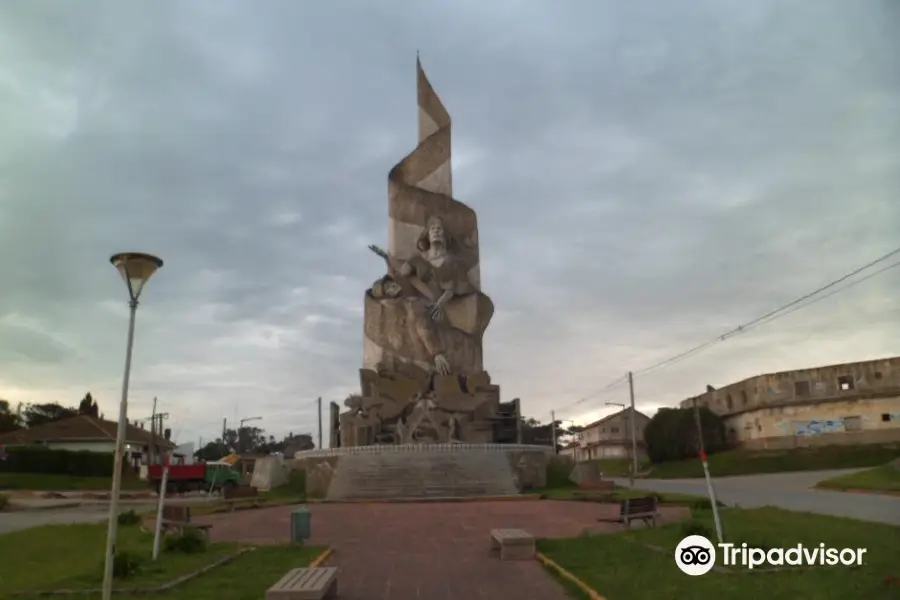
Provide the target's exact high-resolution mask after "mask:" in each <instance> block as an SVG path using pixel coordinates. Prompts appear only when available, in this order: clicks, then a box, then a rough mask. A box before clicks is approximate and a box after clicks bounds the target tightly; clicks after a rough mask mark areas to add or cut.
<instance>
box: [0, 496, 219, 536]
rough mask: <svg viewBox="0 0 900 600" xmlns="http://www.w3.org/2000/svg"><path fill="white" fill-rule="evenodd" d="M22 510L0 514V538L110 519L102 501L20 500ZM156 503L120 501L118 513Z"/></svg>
mask: <svg viewBox="0 0 900 600" xmlns="http://www.w3.org/2000/svg"><path fill="white" fill-rule="evenodd" d="M210 501H212V500H211V499H210V500H206V499H194V498H172V499H171V500H169V501H167V505H176V504H189V505H197V504H203V503H204V502H210ZM15 504H16V505H17V506H19V507H22V508H24V510H13V511H9V512H2V513H0V535H2V534H4V533H10V532H12V531H20V530H22V529H30V528H31V527H39V526H41V525H69V524H76V523H100V522H103V521H105V520H106V519H107V518H108V517H109V504H108V503H107V502H101V501H96V500H94V501H85V502H81V503H80V504H79V503H78V501H77V500H75V501H73V500H58V499H53V500H27V501H26V500H22V501H17V502H16V503H15ZM155 507H156V502H155V500H149V501H148V500H140V501H136V500H130V501H127V502H122V504H121V505H120V509H121V511H127V510H135V511H137V512H147V511H151V512H152V511H153V510H154V509H155Z"/></svg>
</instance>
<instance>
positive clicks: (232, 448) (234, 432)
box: [194, 427, 315, 461]
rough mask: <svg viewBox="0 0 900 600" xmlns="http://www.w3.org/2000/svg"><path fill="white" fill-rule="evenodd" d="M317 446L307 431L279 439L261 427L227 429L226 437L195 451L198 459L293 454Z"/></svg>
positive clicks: (208, 459) (209, 459) (195, 456)
mask: <svg viewBox="0 0 900 600" xmlns="http://www.w3.org/2000/svg"><path fill="white" fill-rule="evenodd" d="M313 448H315V444H314V443H313V440H312V436H311V435H309V434H306V433H301V434H298V435H294V434H293V432H292V433H289V434H288V435H287V436H285V437H284V438H282V439H280V440H278V439H276V438H275V436H274V435H266V432H265V431H264V430H262V429H260V428H259V427H242V428H240V429H226V430H225V437H224V438H218V439H216V440H213V441H211V442H208V443H206V444H205V445H204V446H203V447H202V448H199V449H198V450H197V451H196V452H195V453H194V458H196V459H197V460H206V461H211V460H218V459H220V458H222V457H223V456H227V455H229V454H232V453H234V454H242V453H250V454H272V453H274V452H281V453H283V454H285V455H290V456H293V453H294V452H299V451H301V450H312V449H313Z"/></svg>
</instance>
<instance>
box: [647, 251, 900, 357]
mask: <svg viewBox="0 0 900 600" xmlns="http://www.w3.org/2000/svg"><path fill="white" fill-rule="evenodd" d="M897 254H900V248H896V249H894V250H892V251H890V252H888V253H887V254H885V255H883V256H881V257H879V258H877V259H875V260H873V261H871V262H869V263H867V264H865V265H863V266H862V267H859V268H857V269H854V270H853V271H850V272H849V273H847V274H846V275H843V276H841V277H839V278H838V279H835V280H834V281H831V282H830V283H827V284H826V285H823V286H822V287H820V288H817V289H816V290H814V291H812V292H809V293H808V294H804V295H803V296H800V297H799V298H797V299H796V300H793V301H791V302H788V303H787V304H784V305H782V306H780V307H778V308H776V309H775V310H771V311H769V312H767V313H766V314H764V315H762V316H760V317H757V318H755V319H753V320H752V321H748V322H747V323H743V324H741V325H738V326H737V327H735V328H734V329H731V330H729V331H727V332H725V333H723V334H722V335H719V336H716V337H714V338H712V339H711V340H708V341H706V342H703V343H702V344H699V345H697V346H694V347H693V348H690V349H689V350H686V351H684V352H681V353H679V354H676V355H675V356H672V357H669V358H667V359H665V360H661V361H659V362H657V363H654V364H652V365H650V366H649V367H644V368H643V369H640V370H638V371H635V372H634V374H635V375H643V374H646V373H649V372H650V371H655V370H656V369H660V368H663V367H667V366H669V365H672V364H674V363H676V362H680V361H682V360H684V359H685V358H687V357H689V356H691V355H693V354H696V353H697V352H700V351H701V350H705V349H706V348H708V347H710V346H712V345H714V344H718V343H720V342H724V341H725V340H727V339H729V338H731V337H734V336H736V335H739V334H741V333H744V332H745V331H747V330H748V329H753V328H756V327H759V326H760V325H763V324H765V323H771V322H772V321H774V320H775V319H776V318H780V317H782V316H784V315H787V314H790V313H791V312H794V311H795V310H799V309H800V308H804V307H806V306H808V305H809V304H811V303H807V304H801V303H802V302H804V301H806V300H809V299H810V298H813V297H814V296H816V295H818V294H821V293H822V292H824V291H825V290H828V289H831V288H833V287H834V286H836V285H839V284H841V283H843V282H845V281H847V280H848V279H850V278H851V277H853V276H855V275H858V274H859V273H862V272H863V271H865V270H867V269H870V268H872V267H874V266H875V265H877V264H878V263H881V262H884V261H885V260H887V259H889V258H891V257H892V256H896V255H897ZM885 270H887V269H885ZM881 272H883V271H880V272H878V273H874V274H872V276H874V275H875V274H879V273H881ZM860 281H864V279H863V280H860ZM846 289H847V287H844V288H840V290H837V291H835V292H833V294H834V293H837V292H838V291H843V290H846ZM833 294H831V295H833ZM826 297H827V296H826ZM798 305H799V306H798ZM788 309H792V310H790V311H788Z"/></svg>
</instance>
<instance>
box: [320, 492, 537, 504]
mask: <svg viewBox="0 0 900 600" xmlns="http://www.w3.org/2000/svg"><path fill="white" fill-rule="evenodd" d="M540 499H541V497H540V495H539V494H521V495H517V496H483V497H478V496H472V497H469V496H463V497H453V496H448V497H446V498H440V497H434V498H353V499H348V500H319V501H318V503H321V504H434V503H451V504H461V503H465V502H533V501H538V500H540ZM313 502H314V501H313ZM313 502H310V501H308V502H307V504H310V503H313Z"/></svg>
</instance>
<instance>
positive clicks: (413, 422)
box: [397, 392, 442, 444]
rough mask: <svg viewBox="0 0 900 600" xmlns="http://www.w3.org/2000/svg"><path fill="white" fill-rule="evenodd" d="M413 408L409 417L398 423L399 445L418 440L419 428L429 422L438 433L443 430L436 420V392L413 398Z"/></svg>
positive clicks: (401, 419)
mask: <svg viewBox="0 0 900 600" xmlns="http://www.w3.org/2000/svg"><path fill="white" fill-rule="evenodd" d="M412 403H413V408H412V410H411V411H410V413H409V415H408V417H406V418H403V417H401V418H400V420H399V421H398V422H397V435H398V437H399V440H398V441H399V443H401V444H411V443H413V442H415V441H417V439H416V433H417V430H418V429H419V426H420V425H421V424H422V423H423V422H424V421H425V420H427V421H428V422H430V423H431V426H432V427H433V428H434V429H435V431H437V432H438V435H440V431H441V430H442V426H441V423H440V421H439V420H438V419H436V418H435V417H436V415H437V407H438V404H437V400H436V398H435V393H434V392H426V393H418V394H416V395H415V396H413V397H412Z"/></svg>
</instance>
